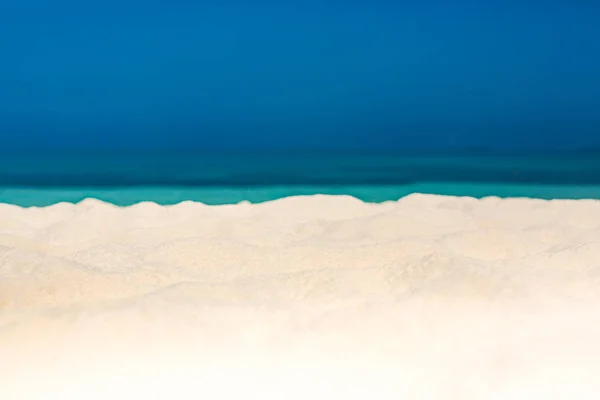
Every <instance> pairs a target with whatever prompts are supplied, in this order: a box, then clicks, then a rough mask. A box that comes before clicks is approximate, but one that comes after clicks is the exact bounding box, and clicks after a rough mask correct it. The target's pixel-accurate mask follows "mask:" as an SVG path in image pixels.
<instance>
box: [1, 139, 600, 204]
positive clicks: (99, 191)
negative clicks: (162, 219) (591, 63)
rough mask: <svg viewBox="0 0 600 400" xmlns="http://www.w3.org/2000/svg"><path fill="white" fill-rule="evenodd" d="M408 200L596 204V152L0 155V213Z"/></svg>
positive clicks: (599, 177) (599, 195)
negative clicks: (420, 196) (288, 200)
mask: <svg viewBox="0 0 600 400" xmlns="http://www.w3.org/2000/svg"><path fill="white" fill-rule="evenodd" d="M412 193H429V194H438V195H452V196H471V197H476V198H482V197H487V196H497V197H529V198H539V199H600V152H598V151H589V152H588V151H581V152H565V153H532V154H527V153H519V154H511V153H491V152H457V153H431V152H430V153H424V152H412V153H411V152H403V153H398V152H360V151H356V152H289V151H279V152H237V153H236V152H194V151H160V152H157V151H152V152H150V151H148V152H136V151H121V152H85V151H81V152H78V151H65V152H36V153H28V152H15V153H7V152H4V153H2V154H0V203H9V204H16V205H20V206H23V207H31V206H37V207H41V206H48V205H52V204H55V203H60V202H70V203H77V202H79V201H81V200H83V199H85V198H95V199H99V200H102V201H105V202H109V203H113V204H115V205H119V206H128V205H132V204H135V203H138V202H142V201H150V202H156V203H159V204H163V205H170V204H176V203H179V202H182V201H189V200H191V201H197V202H202V203H205V204H213V205H214V204H234V203H239V202H242V201H248V202H251V203H259V202H265V201H269V200H274V199H278V198H282V197H287V196H295V195H311V194H329V195H350V196H354V197H357V198H359V199H361V200H363V201H366V202H384V201H388V200H398V199H400V198H402V197H404V196H407V195H409V194H412Z"/></svg>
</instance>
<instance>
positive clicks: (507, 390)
mask: <svg viewBox="0 0 600 400" xmlns="http://www.w3.org/2000/svg"><path fill="white" fill-rule="evenodd" d="M599 338H600V201H596V200H553V201H546V200H534V199H499V198H492V197H490V198H484V199H481V200H477V199H474V198H467V197H464V198H459V197H446V196H433V195H420V194H414V195H410V196H407V197H404V198H402V199H401V200H399V201H390V202H385V203H381V204H370V203H364V202H362V201H360V200H357V199H355V198H353V197H348V196H323V195H316V196H304V197H289V198H284V199H280V200H276V201H270V202H266V203H261V204H250V203H240V204H237V205H224V206H207V205H203V204H200V203H193V202H184V203H180V204H177V205H174V206H160V205H157V204H154V203H139V204H136V205H134V206H130V207H117V206H114V205H111V204H108V203H103V202H100V201H98V200H93V199H88V200H85V201H83V202H81V203H78V204H68V203H59V204H56V205H53V206H48V207H41V208H34V207H32V208H21V207H18V206H13V205H8V204H0V398H1V399H7V400H8V399H61V400H66V399H109V398H111V399H121V398H122V399H137V398H140V399H141V398H144V399H165V398H171V399H179V398H200V397H199V396H203V395H204V396H207V398H220V399H226V398H236V399H241V398H261V399H307V398H312V399H337V398H344V399H367V398H369V399H388V398H389V399H399V398H403V397H402V396H405V397H404V398H410V399H534V398H544V399H597V398H600V382H598V379H597V378H598V377H599V376H600V340H599ZM342 396H343V397H342Z"/></svg>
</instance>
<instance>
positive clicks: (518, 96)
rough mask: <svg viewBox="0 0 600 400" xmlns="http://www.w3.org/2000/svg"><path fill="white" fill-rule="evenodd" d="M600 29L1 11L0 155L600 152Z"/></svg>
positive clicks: (223, 11)
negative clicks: (473, 149) (77, 151)
mask: <svg viewBox="0 0 600 400" xmlns="http://www.w3.org/2000/svg"><path fill="white" fill-rule="evenodd" d="M449 3H452V4H449ZM482 3H486V4H485V5H484V4H482ZM599 20H600V6H599V5H596V4H595V2H584V1H566V0H565V1H547V2H532V1H529V2H528V1H519V2H517V1H503V2H495V4H494V2H481V1H479V2H475V1H464V0H456V1H453V2H442V1H433V0H424V1H421V2H413V3H409V2H397V1H396V2H392V1H382V0H371V1H368V2H367V1H347V2H342V1H338V2H332V1H329V2H327V1H316V0H314V1H313V0H309V1H304V2H281V1H280V2H268V1H262V2H252V1H246V2H241V1H238V2H235V1H221V2H216V1H215V2H212V3H211V2H202V3H199V2H191V1H190V2H188V1H183V0H174V1H173V0H172V1H164V2H160V1H157V0H146V1H141V0H122V1H115V0H105V1H101V2H100V1H97V2H91V1H90V2H83V1H74V0H54V1H50V0H47V1H43V0H19V1H10V2H9V1H5V0H0V54H1V55H2V56H1V57H2V62H0V88H1V89H0V147H2V148H16V147H20V148H27V149H36V148H43V147H47V146H50V147H53V148H85V147H87V148H157V149H162V148H198V149H214V148H218V149H233V148H235V149H269V148H314V149H321V148H323V149H328V148H332V149H335V148H370V149H380V148H381V149H390V148H397V149H410V148H460V147H470V146H485V147H490V148H499V149H524V148H536V149H561V148H577V147H586V146H587V147H593V146H600V111H599V110H600V72H598V71H600V40H598V38H600V24H598V21H599Z"/></svg>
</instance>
